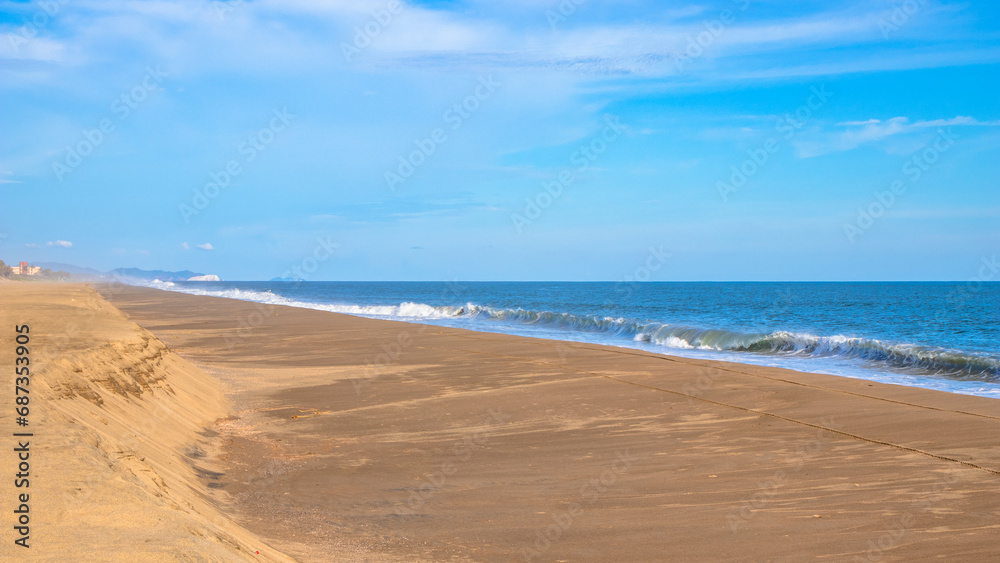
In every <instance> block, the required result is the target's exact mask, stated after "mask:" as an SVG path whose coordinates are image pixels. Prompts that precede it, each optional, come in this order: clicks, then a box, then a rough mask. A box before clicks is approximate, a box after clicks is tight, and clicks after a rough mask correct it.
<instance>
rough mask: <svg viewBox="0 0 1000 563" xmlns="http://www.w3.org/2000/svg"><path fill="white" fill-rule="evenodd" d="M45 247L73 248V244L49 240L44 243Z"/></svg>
mask: <svg viewBox="0 0 1000 563" xmlns="http://www.w3.org/2000/svg"><path fill="white" fill-rule="evenodd" d="M45 246H58V247H60V248H72V247H73V243H72V242H70V241H68V240H56V241H52V240H50V241H49V242H47V243H45Z"/></svg>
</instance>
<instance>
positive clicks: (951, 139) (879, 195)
mask: <svg viewBox="0 0 1000 563" xmlns="http://www.w3.org/2000/svg"><path fill="white" fill-rule="evenodd" d="M958 138H959V135H958V134H957V133H955V132H954V131H952V128H951V127H949V128H948V129H947V130H945V129H939V130H938V134H937V136H936V137H935V138H934V140H933V141H932V142H931V143H929V144H928V146H927V147H926V148H924V150H922V151H918V153H917V154H915V155H913V156H911V157H910V158H908V159H906V162H904V163H903V167H902V168H901V169H900V173H901V174H902V176H903V177H902V178H896V179H895V180H893V181H892V182H891V183H890V184H889V189H888V190H884V191H876V192H875V194H874V201H872V202H871V203H869V204H868V205H867V206H866V207H859V208H858V215H857V217H856V218H855V219H854V221H853V222H852V223H844V226H843V228H844V236H846V237H847V241H848V242H850V243H851V244H854V243H855V242H857V239H858V237H860V236H861V235H863V234H865V233H867V232H868V231H869V230H870V229H871V228H872V227H874V226H875V223H876V222H877V221H878V220H879V219H881V218H882V217H883V216H884V215H885V213H886V212H887V211H888V210H889V209H891V208H892V206H893V205H895V203H896V201H897V198H898V197H899V196H901V195H903V194H905V193H906V191H907V190H908V189H909V184H915V183H917V182H919V181H920V178H922V177H923V175H924V173H925V172H927V171H928V170H930V169H931V167H932V166H933V165H934V164H935V163H937V162H938V161H939V160H941V155H943V154H944V153H946V152H948V151H949V150H951V147H952V146H954V145H955V140H956V139H958Z"/></svg>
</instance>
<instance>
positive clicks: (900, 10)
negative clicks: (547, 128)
mask: <svg viewBox="0 0 1000 563" xmlns="http://www.w3.org/2000/svg"><path fill="white" fill-rule="evenodd" d="M926 5H927V0H905V1H904V2H901V3H900V4H899V5H898V6H896V8H895V9H894V10H893V11H892V14H890V15H889V19H886V18H879V20H878V30H879V31H881V32H882V38H883V39H889V37H890V36H891V35H892V34H893V33H895V32H897V31H899V30H900V28H902V27H903V26H905V25H906V24H908V23H910V18H912V17H913V16H915V15H917V12H919V11H920V10H921V8H923V7H924V6H926Z"/></svg>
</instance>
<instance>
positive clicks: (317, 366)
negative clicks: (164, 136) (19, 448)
mask: <svg viewBox="0 0 1000 563" xmlns="http://www.w3.org/2000/svg"><path fill="white" fill-rule="evenodd" d="M24 286H25V287H28V285H27V284H24ZM38 287H39V288H42V287H43V286H38ZM99 289H101V291H102V293H103V294H105V295H106V296H108V298H109V300H110V302H111V303H112V304H113V305H114V307H117V308H118V309H120V310H121V311H122V312H124V313H125V314H126V315H127V317H128V321H126V320H125V319H124V318H122V317H121V316H120V315H119V314H118V312H117V311H116V310H115V309H114V308H112V307H110V306H108V305H107V304H106V303H103V302H101V301H100V300H98V299H95V298H90V299H86V298H84V297H83V295H84V294H86V293H87V291H88V290H86V289H84V288H82V287H79V286H45V287H44V288H43V289H37V290H36V289H22V288H18V290H17V291H14V292H8V290H7V286H5V287H4V288H3V289H2V291H4V293H5V295H4V299H3V311H4V316H3V320H4V323H5V324H4V326H5V327H12V326H13V324H14V323H20V322H32V323H34V324H32V331H33V334H35V333H36V332H37V337H36V338H37V339H38V342H40V343H42V342H43V340H44V339H45V338H47V336H46V334H49V335H51V334H54V333H55V332H57V331H58V330H60V327H61V326H62V323H64V319H65V318H68V317H70V316H71V313H74V307H79V306H80V305H79V304H77V305H71V304H70V303H68V301H69V299H71V298H73V296H76V297H75V298H76V299H77V301H81V300H83V301H84V302H85V303H86V306H87V307H91V308H96V309H95V310H97V311H98V313H97V316H98V317H99V319H105V318H106V319H107V322H106V323H105V324H100V323H97V322H96V321H94V320H93V319H90V320H87V321H86V322H84V323H83V324H82V325H81V326H82V327H83V331H82V332H83V333H84V335H85V336H86V338H83V337H80V336H77V337H74V338H71V339H69V341H68V345H69V346H75V347H76V348H74V349H72V350H67V351H66V352H68V356H67V358H70V359H66V358H63V359H56V360H53V361H52V362H51V363H50V365H49V366H47V368H46V370H45V371H44V372H43V373H42V375H40V376H39V378H40V379H42V382H40V383H39V387H43V388H44V389H46V391H45V393H46V395H45V398H44V399H42V402H43V404H44V405H46V407H45V408H46V409H47V411H48V413H47V414H46V415H45V416H47V417H48V419H47V420H46V421H45V425H46V428H47V434H46V436H45V438H44V439H40V445H39V448H40V452H42V451H46V452H49V453H48V454H47V457H46V456H43V455H42V454H41V453H40V454H39V459H38V467H39V469H38V471H39V475H40V479H42V483H55V482H56V481H58V482H60V483H66V482H71V483H72V485H69V484H61V485H58V486H57V485H55V484H42V485H39V486H40V487H44V486H50V487H55V488H54V489H53V491H58V492H60V493H62V492H64V491H69V492H70V493H68V494H72V491H77V493H76V494H82V495H85V498H83V499H82V500H81V501H80V502H78V503H76V504H70V505H69V508H61V505H59V504H58V503H56V502H55V501H51V502H53V504H51V505H50V507H51V510H49V511H46V512H44V513H43V512H41V511H39V515H38V517H37V519H38V524H37V529H38V539H37V541H38V544H39V549H40V550H41V552H42V553H49V551H48V550H50V549H54V547H52V546H54V545H60V546H65V549H68V550H70V552H71V553H76V552H77V551H76V549H84V550H86V551H85V552H84V553H86V552H90V553H92V554H94V558H95V559H99V558H104V556H105V555H106V554H107V553H108V551H107V549H118V550H119V553H127V552H129V550H136V553H155V554H158V555H160V556H162V557H163V558H169V556H177V557H178V558H182V554H185V553H186V554H187V555H188V556H189V557H192V558H199V557H200V556H201V554H202V553H203V552H202V551H201V550H205V551H204V553H209V554H210V556H211V557H215V558H217V559H222V560H226V559H251V560H252V559H253V558H256V557H261V558H262V559H263V558H264V557H265V556H266V557H267V558H269V559H274V560H280V558H281V557H283V555H282V554H285V555H287V556H290V557H292V558H295V559H299V560H303V561H338V560H369V561H395V560H419V559H430V560H458V561H462V560H471V561H510V560H532V561H571V560H572V561H576V560H593V561H611V560H619V561H668V560H669V561H731V560H758V561H798V560H802V559H807V558H818V559H826V560H831V561H842V560H851V561H855V560H864V561H886V560H915V559H929V558H933V557H937V556H947V557H948V559H949V560H967V561H982V560H989V559H996V558H997V557H998V556H1000V542H997V541H996V538H997V537H998V531H1000V530H998V528H1000V502H998V500H1000V496H998V490H1000V447H998V446H997V436H998V435H1000V401H996V400H992V399H986V398H980V397H971V396H962V395H955V394H948V393H942V392H937V391H930V390H925V389H916V388H906V387H898V386H891V385H884V384H879V383H873V382H869V381H864V380H854V379H848V378H841V377H834V376H826V375H819V374H806V373H798V372H794V371H789V370H782V369H776V368H766V367H758V366H749V365H741V364H732V363H722V362H707V361H697V360H688V359H682V358H673V357H668V356H661V355H656V354H651V353H646V352H642V351H637V350H627V349H620V348H613V347H607V346H598V345H590V344H578V343H562V342H554V341H547V340H541V339H531V338H523V337H514V336H506V335H499V334H487V333H478V332H471V331H465V330H459V329H451V328H442V327H434V326H427V325H417V324H407V323H400V322H390V321H381V320H371V319H364V318H356V317H350V316H345V315H338V314H334V313H328V312H322V311H313V310H306V309H296V308H289V307H281V306H270V305H261V304H256V303H248V302H241V301H233V300H227V299H220V298H213V297H202V296H191V295H184V294H179V293H170V292H163V291H158V290H153V289H146V288H133V287H121V286H115V287H104V288H99ZM10 295H13V296H14V299H13V300H12V299H9V298H8V296H10ZM90 295H93V294H92V293H91V294H90ZM12 302H16V303H20V305H15V306H12V305H11V303H12ZM21 318H24V319H27V320H19V319H21ZM101 322H104V321H103V320H102V321H101ZM132 323H135V324H137V325H138V326H139V327H142V328H141V329H140V328H138V327H136V326H135V325H133V324H132ZM36 326H37V327H38V328H37V329H36V328H35V327H36ZM146 331H148V332H146ZM154 337H155V338H154ZM11 339H12V336H10V337H5V342H10V340H11ZM157 339H158V340H157ZM108 341H111V342H113V344H102V342H108ZM33 342H34V340H33ZM139 342H144V344H143V345H142V346H140V345H139ZM160 342H162V343H164V344H165V347H161V344H160ZM129 343H131V344H129ZM130 346H131V347H130ZM7 348H10V346H7V345H5V349H4V353H7V354H9V352H8V350H7ZM151 350H155V351H156V353H159V358H160V359H159V360H157V362H153V363H156V366H155V369H153V368H150V372H151V373H152V374H153V375H149V376H140V373H141V371H142V370H141V369H140V370H138V371H137V370H136V369H131V370H130V369H128V368H126V369H124V372H122V371H121V370H119V372H118V375H113V376H112V375H108V374H106V375H102V376H99V375H98V374H99V373H100V370H97V369H95V368H94V367H93V366H101V365H111V364H114V365H116V366H119V367H120V365H121V364H120V362H122V361H124V360H121V359H115V355H116V354H117V355H119V356H120V357H121V358H125V359H129V358H132V359H133V360H134V365H136V366H141V365H145V366H149V365H150V363H151V361H150V360H148V359H147V360H141V358H148V357H150V354H151V352H150V351H151ZM3 358H4V364H3V365H11V364H10V363H8V362H9V360H8V358H9V356H3ZM130 361H132V360H130ZM115 362H118V363H115ZM73 366H76V367H77V368H79V369H81V370H82V372H77V371H75V369H76V368H74V367H73ZM106 371H108V372H109V373H110V371H113V370H106ZM122 373H124V375H122ZM157 374H158V375H157ZM161 376H162V377H161ZM129 377H131V378H132V379H136V378H138V379H141V380H142V381H141V382H137V383H136V385H137V386H138V387H140V388H141V389H142V390H144V392H143V393H141V394H138V395H137V394H136V392H131V393H130V392H129V390H128V389H129V388H128V385H127V381H126V382H125V383H124V384H123V383H121V382H120V381H119V383H118V384H115V383H113V382H111V380H114V379H116V378H117V379H119V380H121V379H123V378H124V379H128V378H129ZM157 377H161V379H156V378H157ZM138 379H137V381H138ZM33 384H35V383H34V382H33ZM146 385H148V386H149V388H148V389H146V387H145V386H146ZM119 387H121V389H119ZM95 395H96V396H97V397H98V398H100V399H103V404H102V403H101V402H100V401H98V400H96V399H95V398H94V397H93V396H95ZM158 404H169V405H170V409H172V410H170V411H169V416H168V417H167V419H168V422H164V423H163V424H157V425H155V426H154V427H152V428H149V431H148V432H145V433H143V434H142V436H143V440H141V441H138V442H137V441H135V440H133V441H130V442H128V444H127V448H125V447H123V446H121V445H120V443H121V441H122V440H126V441H127V438H128V436H127V435H128V434H129V430H128V429H129V428H134V427H135V425H137V424H140V423H141V421H142V420H143V419H144V417H146V418H148V417H149V413H150V412H155V409H157V408H158V406H157V405H158ZM161 410H162V409H161ZM4 420H5V421H6V420H7V419H6V418H5V419H4ZM104 420H107V424H106V425H105V423H104V422H103V421H104ZM9 426H10V424H9V423H8V427H9ZM111 427H114V430H113V431H112V430H110V429H109V428H111ZM74 433H76V434H74ZM94 436H97V437H100V440H99V441H98V443H97V444H96V445H94V444H93V442H94ZM122 436H124V438H123V437H122ZM119 448H121V449H122V450H121V451H125V452H134V453H132V454H131V455H132V456H135V455H141V456H144V457H145V461H139V460H138V458H136V457H124V458H123V457H121V456H119V454H120V453H121V452H119V451H117V450H118V449H119ZM126 455H128V454H126ZM9 457H10V456H6V459H4V460H3V461H4V462H5V463H6V462H8V460H9ZM126 470H127V471H126ZM91 471H99V472H100V475H102V476H103V477H101V478H100V479H97V480H91V481H92V482H91V481H87V477H86V476H87V475H88V474H89V472H91ZM42 472H44V475H47V476H48V480H47V481H46V480H45V479H44V478H42V477H41V476H42V475H43V473H42ZM147 472H148V474H147ZM156 476H159V481H162V483H164V484H165V485H166V486H161V485H160V484H159V482H158V481H157V478H156ZM5 486H6V485H5ZM33 486H34V485H33ZM8 488H9V487H8ZM3 491H4V494H5V497H4V498H5V499H6V498H7V497H8V496H9V495H7V492H6V491H7V489H3ZM81 491H82V492H81ZM42 502H43V501H39V506H42ZM171 503H173V504H171ZM57 506H59V507H60V508H59V509H56V507H57ZM33 510H34V509H33ZM60 510H61V511H63V512H59V511H60ZM113 513H118V514H122V515H125V516H126V517H125V518H114V517H112V514H113ZM156 519H159V522H158V523H157V524H156V525H155V527H154V526H151V525H149V524H148V523H149V522H152V521H154V520H156ZM92 521H93V522H97V523H98V524H97V525H95V524H93V523H92ZM144 522H145V523H147V524H146V525H143V523H144ZM43 530H48V532H49V533H48V534H46V533H44V532H43ZM56 536H58V539H57V538H56ZM220 538H223V539H220ZM112 542H118V543H117V544H116V547H114V548H106V544H108V545H110V544H112ZM74 545H75V546H76V549H73V546H74ZM259 546H263V547H264V549H262V548H261V547H259ZM270 546H273V548H274V549H272V547H270ZM5 548H6V546H5ZM33 549H34V548H33ZM258 549H260V551H261V555H260V556H257V555H256V554H255V553H254V551H256V550H258ZM143 550H145V551H143ZM275 550H277V551H275ZM278 552H280V553H278ZM195 554H197V555H198V556H199V557H195ZM99 555H100V557H99ZM205 558H206V559H208V558H210V557H209V556H205Z"/></svg>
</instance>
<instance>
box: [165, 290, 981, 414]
mask: <svg viewBox="0 0 1000 563" xmlns="http://www.w3.org/2000/svg"><path fill="white" fill-rule="evenodd" d="M151 285H152V286H153V287H158V288H161V289H168V290H171V291H181V292H184V293H192V294H198V295H214V296H219V297H229V298H234V299H242V300H247V301H257V302H262V303H272V304H281V305H291V306H298V307H307V308H312V309H320V310H327V311H332V312H338V313H346V314H351V315H359V316H365V317H373V318H383V319H394V320H402V321H409V322H420V323H428V324H435V325H446V326H452V327H459V328H465V329H471V330H477V331H485V332H502V333H507V334H516V335H522V336H531V337H540V338H550V339H556V340H570V341H580V342H593V343H600V344H608V345H613V346H620V347H628V348H641V349H645V350H649V351H652V352H657V353H662V354H670V355H676V356H686V357H695V358H706V359H716V360H726V361H735V362H742V363H749V364H758V365H768V366H776V367H786V368H791V369H796V370H800V371H809V372H817V373H827V374H834V375H842V376H847V377H856V378H862V379H869V380H875V381H881V382H886V383H895V384H900V385H909V386H914V387H926V388H932V389H939V390H944V391H951V392H956V393H966V394H973V395H981V396H987V397H996V398H1000V309H998V305H1000V283H965V282H962V283H950V282H927V283H888V282H886V283H674V282H665V283H656V282H649V283H614V282H607V283H605V282H595V283H586V282H450V283H445V282H160V281H156V282H153V283H152V284H151Z"/></svg>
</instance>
